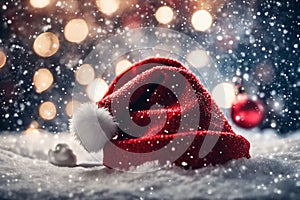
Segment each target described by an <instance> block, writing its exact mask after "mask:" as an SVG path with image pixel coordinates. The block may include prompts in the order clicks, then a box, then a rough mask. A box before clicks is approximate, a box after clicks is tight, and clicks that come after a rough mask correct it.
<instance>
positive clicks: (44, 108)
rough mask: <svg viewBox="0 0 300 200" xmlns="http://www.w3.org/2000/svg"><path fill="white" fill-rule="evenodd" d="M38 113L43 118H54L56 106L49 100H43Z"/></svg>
mask: <svg viewBox="0 0 300 200" xmlns="http://www.w3.org/2000/svg"><path fill="white" fill-rule="evenodd" d="M39 115H40V117H41V118H43V119H44V120H51V119H54V118H55V116H56V107H55V105H54V103H52V102H51V101H47V102H44V103H42V104H41V105H40V107H39Z"/></svg>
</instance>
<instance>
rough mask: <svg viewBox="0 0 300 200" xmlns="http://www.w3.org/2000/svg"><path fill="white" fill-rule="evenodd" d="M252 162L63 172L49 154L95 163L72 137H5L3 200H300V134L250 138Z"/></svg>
mask: <svg viewBox="0 0 300 200" xmlns="http://www.w3.org/2000/svg"><path fill="white" fill-rule="evenodd" d="M245 137H246V138H248V139H249V140H250V141H251V155H252V158H251V159H249V160H247V159H240V160H237V161H232V162H229V163H227V164H225V165H222V166H214V167H206V168H202V169H199V170H193V171H192V170H190V171H187V170H183V169H179V168H177V167H173V168H168V169H163V170H159V171H154V172H149V173H124V172H118V171H115V170H109V169H106V168H105V167H95V168H81V167H77V168H63V167H56V166H53V165H51V164H50V163H49V162H48V161H47V153H48V150H49V149H50V148H54V147H55V145H56V144H57V143H61V142H65V143H67V144H69V145H70V146H71V148H72V149H73V150H74V152H75V153H76V154H77V156H78V159H79V162H90V161H95V159H94V157H92V156H91V155H89V154H88V153H86V152H84V151H83V150H82V149H81V147H80V146H78V145H77V144H76V143H74V142H73V140H72V138H71V137H70V136H69V134H67V133H61V134H58V135H53V134H50V133H45V132H40V133H30V134H24V133H14V132H5V133H1V135H0V161H1V165H0V198H1V199H2V198H3V199H68V198H70V199H199V198H204V199H208V198H209V199H234V198H248V199H249V198H251V199H252V198H271V197H272V198H276V199H279V198H280V199H297V198H298V199H299V198H300V133H295V134H293V135H290V136H288V137H284V138H283V137H279V136H276V135H275V134H273V133H270V132H269V133H267V132H265V133H262V134H255V133H247V134H245Z"/></svg>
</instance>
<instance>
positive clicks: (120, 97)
mask: <svg viewBox="0 0 300 200" xmlns="http://www.w3.org/2000/svg"><path fill="white" fill-rule="evenodd" d="M70 129H71V132H73V133H74V135H75V137H76V138H77V140H79V141H80V143H81V144H82V146H83V147H84V148H85V149H86V150H87V151H89V152H97V151H100V150H101V149H103V154H104V157H103V164H104V165H105V166H107V167H109V168H115V169H124V170H127V169H129V168H130V167H132V166H134V167H136V166H139V165H142V164H144V163H146V162H149V161H158V162H159V163H160V164H162V165H164V164H166V163H170V162H171V163H173V164H175V165H177V166H180V167H183V168H186V169H190V168H192V169H195V168H200V167H204V166H207V165H215V164H222V163H225V162H227V161H229V160H232V159H239V158H242V157H245V158H250V154H249V149H250V143H249V142H248V141H247V140H246V139H245V138H244V137H242V136H240V135H237V134H236V133H234V131H233V130H232V128H231V126H230V124H229V123H228V121H227V119H226V118H225V117H224V115H223V113H222V112H221V111H220V109H219V108H218V106H217V105H216V103H215V102H214V100H213V99H212V98H211V96H210V94H209V93H208V91H207V90H206V89H205V88H204V86H203V85H202V84H201V83H200V80H199V79H198V78H197V77H196V76H195V75H194V74H193V73H192V72H191V71H190V70H189V69H188V68H186V67H185V66H183V65H182V64H181V63H179V62H178V61H175V60H172V59H167V58H149V59H146V60H143V61H141V62H138V63H136V64H134V65H133V66H131V67H130V68H129V69H128V70H126V71H125V72H123V73H122V74H120V75H119V76H117V77H116V78H115V79H114V80H113V82H112V83H111V84H110V86H109V90H108V92H107V93H106V94H105V95H104V97H103V98H102V99H101V100H100V101H99V102H97V103H96V104H83V105H82V106H81V107H80V108H79V109H78V111H77V113H75V115H74V116H73V118H72V120H71V127H70Z"/></svg>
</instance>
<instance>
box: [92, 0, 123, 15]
mask: <svg viewBox="0 0 300 200" xmlns="http://www.w3.org/2000/svg"><path fill="white" fill-rule="evenodd" d="M96 5H97V7H98V8H99V10H100V11H101V12H102V13H104V14H106V15H112V14H113V13H115V12H116V11H117V10H118V9H119V7H120V0H96Z"/></svg>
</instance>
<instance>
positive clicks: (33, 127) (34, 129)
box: [25, 120, 40, 135]
mask: <svg viewBox="0 0 300 200" xmlns="http://www.w3.org/2000/svg"><path fill="white" fill-rule="evenodd" d="M38 128H39V123H38V122H37V121H35V120H34V121H32V122H31V123H30V125H29V126H28V128H27V129H26V131H25V134H26V135H28V134H39V133H40V132H39V129H38Z"/></svg>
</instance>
